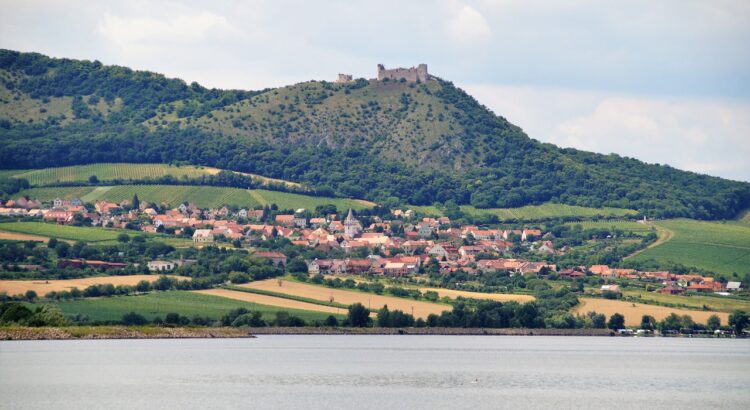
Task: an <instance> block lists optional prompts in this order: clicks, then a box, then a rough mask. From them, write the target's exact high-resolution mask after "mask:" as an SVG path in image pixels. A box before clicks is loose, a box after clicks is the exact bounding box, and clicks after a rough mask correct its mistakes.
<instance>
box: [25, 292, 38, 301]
mask: <svg viewBox="0 0 750 410" xmlns="http://www.w3.org/2000/svg"><path fill="white" fill-rule="evenodd" d="M24 298H25V299H26V300H28V301H29V302H33V301H34V300H35V299H36V298H37V294H36V292H34V291H33V290H31V289H29V290H27V291H26V294H25V295H24Z"/></svg>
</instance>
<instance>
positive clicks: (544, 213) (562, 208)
mask: <svg viewBox="0 0 750 410" xmlns="http://www.w3.org/2000/svg"><path fill="white" fill-rule="evenodd" d="M410 208H411V209H414V210H415V211H420V212H423V213H426V214H431V215H436V216H442V215H443V212H442V211H441V210H440V209H438V208H437V207H434V206H413V207H410ZM461 211H462V212H464V213H465V214H468V215H472V216H478V215H486V214H489V215H495V216H497V217H498V219H500V220H501V221H507V220H514V219H515V220H525V221H538V220H543V219H548V218H565V217H580V218H593V217H622V216H628V215H636V214H637V212H636V211H634V210H632V209H620V208H587V207H583V206H574V205H564V204H553V203H546V204H542V205H529V206H523V207H520V208H489V209H479V208H475V207H473V206H468V205H464V206H462V207H461Z"/></svg>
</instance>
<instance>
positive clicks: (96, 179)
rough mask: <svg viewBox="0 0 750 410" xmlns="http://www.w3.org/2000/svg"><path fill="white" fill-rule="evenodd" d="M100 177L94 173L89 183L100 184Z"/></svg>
mask: <svg viewBox="0 0 750 410" xmlns="http://www.w3.org/2000/svg"><path fill="white" fill-rule="evenodd" d="M98 183H99V178H97V177H96V175H92V176H90V177H89V184H98Z"/></svg>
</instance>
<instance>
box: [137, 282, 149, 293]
mask: <svg viewBox="0 0 750 410" xmlns="http://www.w3.org/2000/svg"><path fill="white" fill-rule="evenodd" d="M135 290H136V291H138V292H140V293H143V292H148V291H149V290H151V283H150V282H149V281H147V280H142V281H140V282H138V283H137V284H136V285H135Z"/></svg>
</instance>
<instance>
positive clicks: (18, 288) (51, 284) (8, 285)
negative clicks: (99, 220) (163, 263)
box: [0, 275, 190, 296]
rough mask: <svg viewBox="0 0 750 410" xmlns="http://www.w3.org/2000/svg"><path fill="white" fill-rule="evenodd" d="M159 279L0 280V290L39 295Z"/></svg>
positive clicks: (102, 277) (133, 276) (101, 277)
mask: <svg viewBox="0 0 750 410" xmlns="http://www.w3.org/2000/svg"><path fill="white" fill-rule="evenodd" d="M172 277H174V278H177V279H179V280H189V279H190V278H189V277H187V276H172ZM157 279H159V276H158V275H129V276H96V277H91V278H81V279H67V280H0V292H6V293H7V294H8V295H11V296H12V295H19V294H21V295H22V294H24V293H26V291H28V290H33V291H34V292H36V293H37V295H39V296H44V295H45V294H47V293H48V292H52V291H55V292H59V291H62V290H71V289H73V288H78V289H80V290H83V289H85V288H87V287H89V286H91V285H100V284H101V285H105V284H109V283H111V284H113V285H115V286H117V285H130V286H134V285H135V284H137V283H138V282H140V281H142V280H147V281H149V282H154V281H156V280H157Z"/></svg>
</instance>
